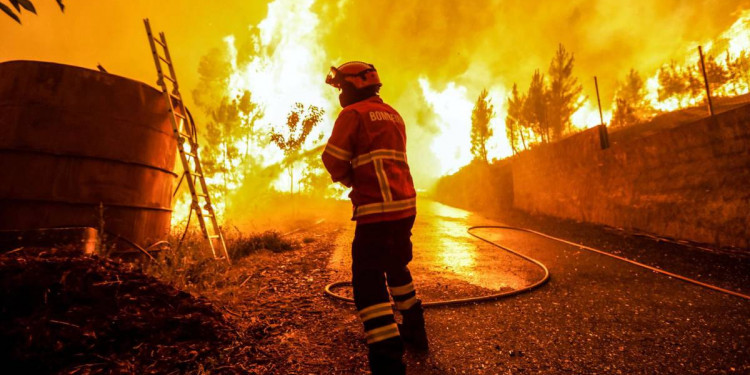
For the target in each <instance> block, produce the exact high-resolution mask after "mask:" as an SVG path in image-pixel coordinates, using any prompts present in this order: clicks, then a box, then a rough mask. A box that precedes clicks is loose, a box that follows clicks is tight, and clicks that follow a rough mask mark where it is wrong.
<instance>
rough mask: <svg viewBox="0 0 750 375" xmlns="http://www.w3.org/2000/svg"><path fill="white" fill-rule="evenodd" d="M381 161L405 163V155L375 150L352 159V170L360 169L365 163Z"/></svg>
mask: <svg viewBox="0 0 750 375" xmlns="http://www.w3.org/2000/svg"><path fill="white" fill-rule="evenodd" d="M382 159H388V160H398V161H403V162H404V163H406V153H405V152H402V151H396V150H388V149H379V150H375V151H372V152H368V153H366V154H362V155H359V156H357V157H356V158H354V159H352V168H357V167H361V166H363V165H365V164H367V163H370V162H373V161H375V160H382Z"/></svg>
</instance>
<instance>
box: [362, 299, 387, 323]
mask: <svg viewBox="0 0 750 375" xmlns="http://www.w3.org/2000/svg"><path fill="white" fill-rule="evenodd" d="M391 314H393V308H392V307H391V303H390V302H383V303H379V304H377V305H372V306H368V307H365V308H364V309H362V310H359V319H361V320H362V322H363V323H364V322H366V321H368V320H370V319H375V318H378V317H381V316H386V315H391Z"/></svg>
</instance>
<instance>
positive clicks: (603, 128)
mask: <svg viewBox="0 0 750 375" xmlns="http://www.w3.org/2000/svg"><path fill="white" fill-rule="evenodd" d="M594 86H595V87H596V102H597V104H599V121H600V122H599V126H598V128H599V143H600V144H601V147H602V150H606V149H608V148H609V134H608V133H607V125H605V124H604V115H602V101H601V99H600V98H599V81H598V80H597V79H596V76H594Z"/></svg>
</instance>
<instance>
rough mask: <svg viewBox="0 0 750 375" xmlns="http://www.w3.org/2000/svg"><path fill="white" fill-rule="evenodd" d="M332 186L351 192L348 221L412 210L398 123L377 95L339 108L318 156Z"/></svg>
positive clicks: (411, 185)
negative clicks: (323, 148)
mask: <svg viewBox="0 0 750 375" xmlns="http://www.w3.org/2000/svg"><path fill="white" fill-rule="evenodd" d="M323 164H325V167H326V169H327V170H328V172H329V173H330V174H331V178H332V179H333V181H334V182H341V183H342V184H344V185H346V186H350V187H351V188H352V191H351V193H350V194H349V198H351V200H352V204H353V205H354V214H353V216H352V220H356V221H357V222H358V223H360V224H361V223H374V222H379V221H390V220H398V219H403V218H405V217H408V216H412V215H415V214H416V212H417V209H416V206H417V200H416V197H417V194H416V191H415V190H414V182H413V181H412V178H411V173H410V172H409V164H407V160H406V129H405V128H404V120H403V119H402V118H401V116H400V115H399V114H398V112H396V110H394V109H393V108H391V106H389V105H388V104H385V103H383V100H382V99H380V97H379V96H373V97H370V98H368V99H365V100H363V101H360V102H357V103H354V104H352V105H349V106H347V107H346V108H344V109H343V110H342V111H341V113H340V114H339V117H338V118H337V119H336V123H335V124H334V126H333V132H332V133H331V137H330V138H329V139H328V144H327V145H326V148H325V151H324V152H323Z"/></svg>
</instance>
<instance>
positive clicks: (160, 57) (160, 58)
mask: <svg viewBox="0 0 750 375" xmlns="http://www.w3.org/2000/svg"><path fill="white" fill-rule="evenodd" d="M156 56H158V57H159V60H161V61H164V63H165V64H167V65H172V62H171V61H169V60H168V59H167V58H166V57H164V56H162V55H159V54H156Z"/></svg>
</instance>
